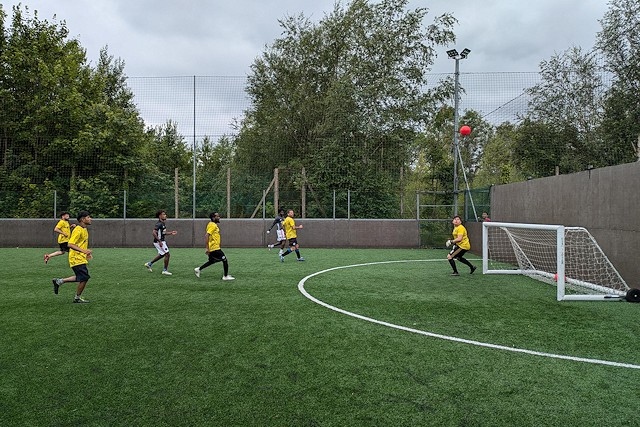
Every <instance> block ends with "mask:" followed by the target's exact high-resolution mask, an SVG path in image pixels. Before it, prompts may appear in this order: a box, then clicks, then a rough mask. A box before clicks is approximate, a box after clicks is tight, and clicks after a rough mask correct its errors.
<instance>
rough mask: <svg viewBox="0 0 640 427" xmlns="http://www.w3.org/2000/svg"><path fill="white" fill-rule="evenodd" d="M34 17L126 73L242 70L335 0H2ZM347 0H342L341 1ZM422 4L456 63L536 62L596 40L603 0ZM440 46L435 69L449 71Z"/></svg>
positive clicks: (519, 66)
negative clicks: (103, 52)
mask: <svg viewBox="0 0 640 427" xmlns="http://www.w3.org/2000/svg"><path fill="white" fill-rule="evenodd" d="M18 3H22V4H23V6H28V7H29V9H30V10H31V11H32V12H33V11H34V10H37V11H38V17H39V18H40V19H41V20H42V19H46V20H50V21H51V20H53V16H54V15H56V19H57V20H58V21H62V20H64V21H66V23H67V27H68V28H69V31H70V35H71V36H73V37H76V38H78V39H79V40H80V43H81V44H82V46H83V47H84V48H86V49H87V56H88V59H89V60H90V61H91V62H92V63H95V61H96V58H97V57H98V53H99V51H100V48H102V47H104V46H108V50H109V53H110V54H111V55H112V56H114V57H116V58H121V59H122V60H124V62H125V74H126V75H128V76H129V77H146V76H149V77H151V76H153V77H166V76H193V75H196V76H246V75H247V74H248V73H249V72H250V70H249V66H250V65H251V64H252V63H253V61H254V60H255V58H256V57H258V56H259V55H260V54H261V53H262V52H263V51H264V48H265V46H266V45H267V44H271V43H272V41H273V40H274V39H276V38H277V37H279V35H280V33H281V29H280V26H279V24H278V19H281V18H283V17H285V16H291V15H297V14H299V13H303V14H304V15H305V16H307V17H310V18H311V19H312V20H313V21H314V22H317V21H319V20H320V19H321V18H322V17H323V16H324V15H325V14H326V13H329V12H330V11H331V10H332V9H333V5H334V3H335V1H334V0H235V1H228V0H225V1H221V0H209V1H206V0H201V1H197V0H179V1H176V0H172V1H167V0H58V1H52V0H23V1H21V2H19V1H17V0H5V1H3V2H2V5H3V8H4V10H5V12H7V14H8V15H9V16H11V15H12V6H14V5H16V4H18ZM343 3H344V2H343ZM410 5H411V7H426V8H427V9H429V14H428V15H427V22H429V23H430V22H431V21H432V20H433V18H435V17H436V16H438V15H440V14H442V13H445V12H449V13H452V14H453V15H454V16H455V17H456V18H457V19H458V21H459V23H458V25H457V26H456V27H455V33H456V36H457V42H456V43H455V45H453V46H449V47H448V48H457V49H458V50H462V48H464V47H467V48H469V49H471V54H470V56H469V58H468V59H466V60H465V61H464V62H463V63H462V62H461V65H460V68H461V71H462V72H491V71H538V65H539V63H540V61H542V60H545V59H548V58H550V57H551V55H553V54H554V53H560V52H563V51H565V50H566V49H568V48H570V47H572V46H581V47H582V48H584V49H585V50H588V49H591V48H592V47H593V45H594V41H595V36H596V33H597V32H598V31H600V29H601V28H600V23H599V22H598V20H599V19H602V17H603V16H604V14H605V12H606V10H607V6H608V4H607V2H606V1H605V0H560V1H558V0H533V1H525V0H411V3H410ZM448 48H442V52H441V53H440V54H439V56H438V59H437V60H436V63H435V65H434V67H433V69H432V72H434V73H450V72H452V71H453V68H454V64H453V61H451V60H448V59H447V55H446V53H445V51H446V50H447V49H448Z"/></svg>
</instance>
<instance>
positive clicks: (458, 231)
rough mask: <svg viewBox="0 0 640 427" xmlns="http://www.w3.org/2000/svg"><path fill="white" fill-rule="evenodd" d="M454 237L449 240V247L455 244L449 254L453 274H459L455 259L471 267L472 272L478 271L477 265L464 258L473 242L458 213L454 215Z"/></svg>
mask: <svg viewBox="0 0 640 427" xmlns="http://www.w3.org/2000/svg"><path fill="white" fill-rule="evenodd" d="M451 223H452V224H453V233H452V234H453V239H450V240H447V247H449V246H451V245H453V248H452V249H451V252H449V254H448V255H447V259H448V260H449V264H451V268H453V273H451V275H452V276H459V275H460V274H459V273H458V268H457V267H456V262H455V260H456V259H457V260H458V261H460V262H461V263H463V264H465V265H467V266H468V267H469V268H470V269H471V274H473V272H474V271H476V267H475V266H474V265H473V264H471V263H470V262H469V261H468V260H466V259H465V258H464V254H466V253H467V251H468V250H469V249H471V243H470V242H469V236H467V229H466V228H465V226H464V225H462V220H461V219H460V217H459V216H458V215H456V216H454V217H453V221H451Z"/></svg>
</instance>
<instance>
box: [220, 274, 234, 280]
mask: <svg viewBox="0 0 640 427" xmlns="http://www.w3.org/2000/svg"><path fill="white" fill-rule="evenodd" d="M222 280H236V278H235V277H233V276H229V275H226V276H222Z"/></svg>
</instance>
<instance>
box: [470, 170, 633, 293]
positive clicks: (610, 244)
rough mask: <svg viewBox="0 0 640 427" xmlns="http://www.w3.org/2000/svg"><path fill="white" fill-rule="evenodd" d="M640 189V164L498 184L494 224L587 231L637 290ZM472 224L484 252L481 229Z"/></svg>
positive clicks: (493, 204)
mask: <svg viewBox="0 0 640 427" xmlns="http://www.w3.org/2000/svg"><path fill="white" fill-rule="evenodd" d="M639 185H640V162H636V163H629V164H625V165H619V166H611V167H607V168H601V169H593V170H591V171H584V172H579V173H575V174H570V175H560V176H553V177H548V178H541V179H534V180H530V181H525V182H518V183H514V184H508V185H499V186H495V187H493V188H492V192H491V219H492V220H493V221H500V222H522V223H533V224H560V225H565V226H577V227H585V228H586V229H587V230H589V232H590V233H591V234H592V235H593V237H594V238H595V239H596V241H597V242H598V244H599V245H600V247H601V248H602V250H603V251H604V253H605V254H606V255H607V257H608V258H609V260H610V261H611V262H612V263H613V265H614V266H615V267H616V268H617V269H618V271H619V272H620V275H621V276H622V277H623V278H624V279H625V281H626V282H627V284H628V285H629V286H631V287H632V288H638V287H640V280H639V279H638V278H639V277H640V262H638V259H640V215H638V214H639V213H640V194H639V193H640V192H639V191H638V186H639ZM470 225H472V226H468V227H467V228H469V229H471V228H473V229H474V232H475V233H477V237H475V238H474V237H473V236H472V242H473V241H475V242H478V244H477V245H476V248H477V250H481V248H480V244H481V238H482V237H481V236H482V234H481V233H482V230H481V227H480V224H470ZM470 234H471V231H470ZM475 235H476V234H474V236H475Z"/></svg>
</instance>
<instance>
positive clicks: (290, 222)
mask: <svg viewBox="0 0 640 427" xmlns="http://www.w3.org/2000/svg"><path fill="white" fill-rule="evenodd" d="M293 216H294V212H293V209H289V210H288V211H287V217H286V218H285V220H284V221H283V222H282V227H283V228H284V234H285V236H286V237H287V240H288V241H289V247H288V248H287V250H286V252H284V253H283V254H282V255H280V262H284V257H286V256H287V255H289V254H290V253H291V252H294V251H295V253H296V257H297V258H298V261H304V258H302V257H301V256H300V245H299V244H298V233H297V232H296V230H300V229H302V228H303V227H302V224H300V225H296V222H295V220H294V219H293ZM292 249H293V250H292Z"/></svg>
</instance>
